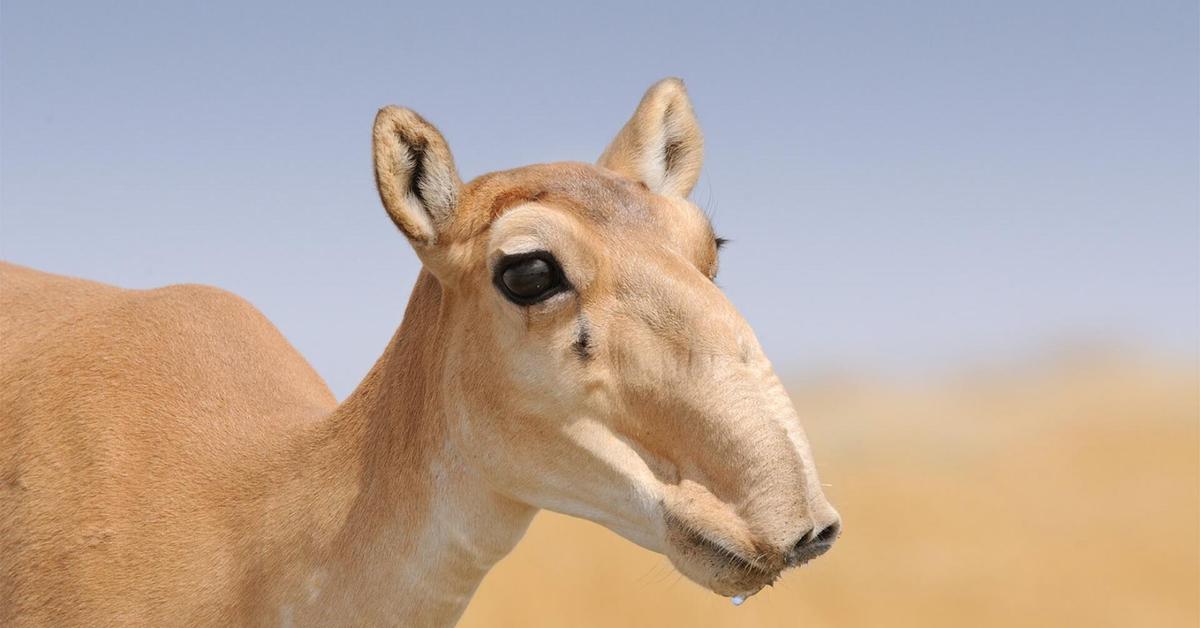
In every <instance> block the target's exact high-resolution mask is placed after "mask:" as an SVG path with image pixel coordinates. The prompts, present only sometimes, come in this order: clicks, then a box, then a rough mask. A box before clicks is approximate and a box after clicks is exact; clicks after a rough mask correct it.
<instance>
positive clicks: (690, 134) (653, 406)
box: [373, 79, 840, 596]
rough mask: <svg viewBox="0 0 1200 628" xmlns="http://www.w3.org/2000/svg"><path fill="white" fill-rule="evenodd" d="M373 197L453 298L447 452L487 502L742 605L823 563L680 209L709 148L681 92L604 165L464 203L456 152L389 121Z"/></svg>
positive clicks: (765, 379)
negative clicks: (581, 529)
mask: <svg viewBox="0 0 1200 628" xmlns="http://www.w3.org/2000/svg"><path fill="white" fill-rule="evenodd" d="M373 139H374V159H375V171H376V179H377V183H378V186H379V191H380V196H381V198H382V200H383V204H384V206H385V208H386V209H387V211H388V214H389V215H390V217H391V218H392V220H393V221H394V222H395V223H396V225H397V226H399V228H400V229H401V230H402V231H403V232H404V233H405V235H406V236H407V237H408V239H409V240H410V242H411V243H412V245H413V247H414V249H415V250H416V252H417V255H418V256H419V257H420V259H421V261H422V263H423V264H424V267H425V271H426V272H427V273H429V274H431V275H432V276H433V278H434V279H435V280H436V282H437V284H438V285H439V286H440V290H441V299H440V311H439V312H438V314H437V316H438V317H439V318H438V320H439V325H440V326H441V329H442V333H440V334H439V335H438V338H439V340H438V341H439V342H441V343H443V346H442V347H441V350H442V351H444V355H445V358H444V360H443V361H442V365H443V366H442V371H441V372H439V373H430V374H426V375H427V376H428V377H430V378H431V379H432V381H434V382H435V384H434V388H435V389H436V390H438V391H439V392H438V393H437V394H440V395H441V397H442V398H441V400H440V404H441V406H442V408H443V411H444V414H445V416H446V428H445V429H446V432H447V446H448V447H451V448H453V449H454V450H455V451H456V452H457V454H458V456H459V457H460V458H461V460H463V461H465V462H464V464H465V465H467V466H469V467H470V468H471V469H472V470H474V471H475V472H477V475H478V479H479V482H481V483H486V484H487V485H488V486H489V487H490V488H491V489H492V490H494V491H496V492H498V493H500V494H503V495H505V496H507V497H510V498H512V499H514V500H517V501H519V502H523V503H526V504H529V505H531V506H534V507H538V508H547V509H550V510H554V511H558V512H562V513H566V514H570V515H574V516H578V517H583V518H586V519H590V520H592V521H595V522H598V523H600V524H602V525H604V526H607V527H608V528H610V529H612V530H613V531H615V532H617V533H618V534H620V535H622V536H624V537H626V538H627V539H629V540H631V541H633V542H635V543H637V544H639V545H641V546H643V547H646V548H649V549H651V550H654V551H657V552H661V553H663V554H666V555H667V556H668V557H669V558H670V560H671V561H672V563H673V564H674V565H675V566H676V567H677V568H678V569H679V570H680V571H681V572H682V573H684V574H685V575H687V576H688V577H689V578H691V579H692V580H694V581H696V582H697V583H700V584H701V585H703V586H706V587H708V588H709V589H711V590H713V591H715V592H717V593H719V594H722V595H728V596H744V595H748V594H752V593H754V592H756V591H757V590H758V589H760V588H761V587H763V586H764V585H767V584H770V583H771V582H773V581H774V580H775V579H776V578H777V577H778V575H779V574H780V572H781V571H783V570H784V569H786V568H788V567H791V566H795V565H798V564H801V563H803V562H805V561H807V560H809V559H812V558H814V557H816V556H818V555H819V554H822V553H823V552H825V551H826V550H827V549H828V548H829V547H830V546H831V545H832V543H833V541H834V539H835V538H836V537H837V535H838V530H839V525H840V524H839V519H838V515H837V512H836V511H835V510H834V509H833V507H832V506H830V504H829V502H828V501H826V499H825V497H824V495H823V494H822V491H821V485H820V483H819V482H818V480H817V472H816V469H815V467H814V465H813V461H812V456H811V455H810V453H809V447H808V443H807V441H806V439H805V435H804V431H803V429H802V428H801V426H800V422H799V420H798V419H797V416H796V412H795V410H794V409H793V407H792V404H791V402H790V400H789V399H788V396H787V394H786V393H785V391H784V388H783V386H782V385H781V384H780V382H779V379H778V378H777V377H776V375H775V373H774V371H773V370H772V368H771V365H770V363H769V362H768V361H767V358H766V357H765V356H764V354H763V350H762V347H760V346H759V343H758V341H757V340H756V338H755V336H754V332H753V331H752V330H751V329H750V327H749V325H748V324H747V323H746V321H745V320H744V319H743V318H742V317H741V316H740V315H739V314H738V311H737V310H736V309H735V308H734V306H733V304H731V303H730V302H729V300H728V299H727V298H726V296H725V294H724V293H723V292H722V291H721V289H720V288H719V287H718V286H717V285H716V284H715V283H714V281H713V280H714V278H715V277H716V274H717V263H718V249H719V248H720V243H721V241H720V239H719V238H717V237H716V236H715V235H714V233H713V229H712V226H711V225H710V223H709V221H708V219H707V217H706V216H705V215H704V213H703V212H702V211H701V210H700V209H699V208H697V207H696V206H695V205H694V204H692V203H691V202H690V201H689V200H688V195H689V193H690V192H691V190H692V187H693V186H694V185H695V183H696V180H697V178H698V177H699V175H700V167H701V162H702V159H703V146H702V144H703V141H702V138H701V133H700V128H699V126H698V123H697V121H696V118H695V115H694V113H693V111H692V106H691V103H690V101H689V99H688V96H687V93H686V92H685V90H684V86H683V84H682V82H680V81H678V80H675V79H668V80H664V81H661V82H659V83H657V84H655V85H654V86H653V87H651V88H650V90H649V91H648V92H647V93H646V95H645V97H644V98H643V99H642V101H641V103H640V104H639V105H638V108H637V110H636V111H635V113H634V114H633V117H632V118H631V119H630V120H629V122H628V123H627V124H626V125H625V126H624V128H622V129H621V130H620V132H619V133H618V134H617V136H616V138H615V139H613V141H612V143H611V145H610V146H609V147H608V149H607V150H605V151H604V153H603V154H602V155H601V157H600V159H599V161H598V162H597V164H596V165H591V164H584V163H555V164H542V165H533V166H526V167H523V168H517V169H514V170H508V171H504V172H496V173H492V174H487V175H483V176H481V177H479V178H477V179H475V180H474V181H471V182H469V183H466V184H463V183H461V181H460V179H459V177H458V174H457V172H456V169H455V166H454V162H453V159H452V157H451V153H450V150H449V148H448V146H447V144H446V142H445V140H444V139H443V137H442V135H441V134H440V133H439V132H438V131H437V130H436V129H435V128H434V127H433V126H432V125H430V124H429V123H428V122H426V121H425V120H424V119H422V118H421V117H420V116H418V115H417V114H416V113H413V112H412V111H409V110H406V109H401V108H395V107H388V108H385V109H383V110H382V111H380V112H379V115H378V117H377V119H376V123H375V129H374V137H373Z"/></svg>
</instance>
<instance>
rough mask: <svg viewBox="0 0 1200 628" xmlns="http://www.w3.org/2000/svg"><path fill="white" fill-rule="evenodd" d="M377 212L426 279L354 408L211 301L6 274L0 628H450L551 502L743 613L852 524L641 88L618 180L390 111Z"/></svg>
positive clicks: (678, 121) (616, 151) (674, 120)
mask: <svg viewBox="0 0 1200 628" xmlns="http://www.w3.org/2000/svg"><path fill="white" fill-rule="evenodd" d="M373 148H374V163H375V176H376V182H377V184H378V187H379V194H380V197H381V198H382V201H383V205H384V207H385V208H386V210H387V213H388V215H389V216H390V217H391V219H392V221H393V222H395V224H396V226H398V227H399V228H400V230H401V231H402V232H403V233H404V235H405V236H406V237H407V239H408V240H409V243H410V244H411V245H412V247H413V249H414V250H415V251H416V254H417V256H418V257H419V258H420V260H421V262H422V264H423V269H422V271H421V273H420V276H419V277H418V279H417V283H416V287H415V288H414V290H413V293H412V297H411V299H410V301H409V304H408V307H407V310H406V311H405V314H404V320H403V323H402V324H401V325H400V328H399V330H398V331H397V332H396V334H395V336H394V337H393V338H392V340H391V342H390V343H389V344H388V346H387V348H386V349H384V351H383V355H382V357H380V358H379V360H378V362H377V363H376V364H375V366H374V368H372V369H371V371H370V373H369V374H368V375H367V376H366V378H365V379H364V380H363V381H362V383H361V384H360V385H359V386H358V388H357V389H356V390H355V391H354V392H353V394H351V395H350V397H349V398H347V399H346V400H345V401H344V402H342V403H340V404H339V403H337V402H336V401H335V399H334V397H333V396H332V394H331V393H330V392H329V389H328V388H327V387H326V385H325V384H324V382H322V380H321V379H320V378H319V377H318V376H317V374H316V373H315V372H314V371H313V369H312V368H311V367H310V366H309V365H308V364H307V363H306V362H305V360H304V359H303V358H302V357H301V356H300V355H299V354H298V353H297V352H296V351H295V349H293V348H292V347H291V345H289V344H288V342H287V341H286V340H285V339H284V338H283V336H282V335H280V333H279V332H278V331H277V330H276V329H275V327H273V326H272V325H271V324H270V323H269V322H268V321H267V320H266V319H265V318H264V317H263V316H262V315H261V314H260V313H259V312H258V311H257V310H255V309H254V308H253V307H252V306H251V305H249V304H248V303H246V302H245V301H243V300H241V299H240V298H238V297H236V296H234V295H232V294H229V293H227V292H223V291H221V290H218V289H215V288H209V287H204V286H196V285H177V286H169V287H166V288H160V289H156V290H123V289H119V288H115V287H111V286H107V285H102V284H98V283H93V282H90V281H84V280H80V279H71V278H66V277H60V276H55V275H49V274H45V273H41V272H37V271H34V270H30V269H27V268H23V267H18V266H12V265H5V266H4V267H3V270H2V272H0V277H2V283H0V334H2V335H0V491H2V492H0V543H2V545H0V625H5V626H13V625H17V626H22V625H53V626H63V625H89V626H91V625H134V624H136V625H150V626H166V625H187V626H200V625H205V626H229V625H292V624H296V625H305V624H317V625H360V626H361V625H380V624H399V625H407V626H418V625H448V624H453V623H454V622H455V621H456V620H457V618H458V617H459V616H460V614H461V613H462V612H463V609H464V608H465V606H466V604H467V602H468V600H469V599H470V597H471V595H472V593H473V592H474V590H475V588H476V587H477V586H478V584H479V582H480V580H481V579H482V578H483V577H484V574H486V573H487V571H488V569H489V568H490V567H491V566H492V565H493V564H494V563H495V562H496V561H497V560H499V559H500V558H501V557H503V556H504V555H505V554H506V553H507V552H509V551H510V550H511V549H512V548H513V546H514V545H515V544H516V543H517V541H518V540H519V539H520V537H521V535H522V534H523V532H524V531H525V529H526V526H527V525H528V524H529V522H530V519H531V518H532V517H533V515H534V513H535V512H536V511H537V510H538V509H539V508H547V509H551V510H555V511H558V512H562V513H567V514H570V515H574V516H578V517H584V518H587V519H590V520H592V521H596V522H599V523H601V524H603V525H605V526H607V527H608V528H610V529H612V530H613V531H615V532H617V533H618V534H620V535H622V536H624V537H625V538H627V539H629V540H631V541H633V542H634V543H637V544H639V545H641V546H643V547H646V548H649V549H651V550H654V551H657V552H661V553H663V554H666V555H667V556H668V557H669V558H670V560H671V562H672V563H673V564H674V565H675V566H676V567H677V568H678V569H679V571H681V572H682V573H683V574H685V575H686V576H687V577H689V578H690V579H692V580H694V581H696V582H698V583H700V584H701V585H703V586H705V587H708V588H709V589H711V590H713V591H715V592H716V593H719V594H721V595H725V596H735V599H737V598H741V597H743V596H746V595H750V594H753V593H754V592H756V591H757V590H759V589H760V588H761V587H763V586H764V585H767V584H769V583H771V582H773V581H774V580H775V579H776V577H777V576H778V575H779V574H780V572H781V571H782V570H784V569H785V568H787V567H790V566H794V565H797V564H800V563H802V562H804V561H806V560H809V559H811V558H813V557H815V556H817V555H818V554H821V553H822V552H824V551H825V550H826V549H828V547H829V546H830V544H831V543H832V542H833V540H834V538H835V537H836V536H837V534H838V528H839V520H838V515H837V513H836V512H835V511H834V509H833V508H832V507H831V506H830V505H829V503H828V502H827V501H826V499H825V497H824V495H823V494H822V491H821V485H820V483H819V482H818V480H817V473H816V471H815V469H814V466H813V462H812V459H811V456H810V453H809V448H808V444H807V442H806V440H805V436H804V432H803V431H802V430H801V427H800V423H799V421H798V420H797V417H796V413H795V411H794V410H793V408H792V405H791V403H790V401H789V399H788V396H787V395H786V394H785V392H784V389H783V386H781V385H780V382H779V380H778V379H777V378H776V376H775V374H774V372H773V371H772V368H771V366H770V364H769V363H768V361H767V359H766V357H764V355H763V351H762V349H761V347H760V346H759V344H758V342H757V340H756V339H755V337H754V334H753V333H752V331H751V330H750V328H749V326H748V325H747V324H746V322H745V320H743V319H742V317H741V316H740V315H739V314H738V312H737V311H736V310H735V309H734V307H733V306H732V305H731V304H730V302H729V301H728V300H727V299H726V297H725V295H724V294H723V293H722V292H721V290H720V289H718V287H717V286H716V285H715V284H714V283H713V278H714V276H715V275H716V272H717V253H718V240H717V238H716V237H715V236H714V234H713V230H712V227H711V225H710V224H709V221H708V219H707V218H706V217H705V215H704V214H703V213H702V212H701V211H700V210H699V209H698V208H697V207H696V206H695V205H693V204H692V203H691V202H689V201H688V200H687V197H688V194H689V193H690V191H691V189H692V186H693V185H694V184H695V183H696V180H697V178H698V177H699V173H700V165H701V160H702V150H703V148H702V139H701V134H700V129H699V126H698V124H697V121H696V119H695V116H694V114H693V112H692V106H691V103H690V101H689V99H688V97H687V94H686V92H685V91H684V87H683V84H682V83H681V82H680V81H678V80H674V79H668V80H664V81H661V82H659V83H657V84H656V85H654V86H653V87H651V88H650V90H649V91H648V92H647V93H646V95H645V97H644V98H643V99H642V101H641V104H640V105H639V106H638V108H637V110H636V112H635V113H634V115H633V117H632V118H631V119H630V120H629V122H628V123H627V124H626V125H625V126H624V128H622V129H621V131H620V132H619V133H618V134H617V136H616V138H615V139H614V140H613V142H612V144H611V145H610V146H609V147H608V149H607V150H605V151H604V153H603V154H602V155H601V157H600V159H599V162H598V163H597V165H590V164H583V163H556V164H542V165H533V166H526V167H523V168H517V169H515V170H508V171H504V172H496V173H492V174H487V175H484V176H481V177H479V178H477V179H475V180H474V181H471V182H469V183H466V184H463V183H462V182H461V181H460V180H459V176H458V173H457V171H456V170H455V166H454V162H453V159H452V158H451V154H450V149H449V147H448V146H447V145H446V142H445V140H444V139H443V138H442V136H441V134H440V133H439V132H438V131H437V130H436V129H435V128H434V127H433V126H432V125H430V124H429V123H428V122H426V121H425V120H424V119H422V118H421V117H420V116H418V115H417V114H416V113H413V112H412V111H409V110H407V109H400V108H395V107H387V108H385V109H383V110H381V111H380V112H379V115H378V117H377V118H376V120H375V127H374V133H373Z"/></svg>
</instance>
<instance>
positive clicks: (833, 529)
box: [813, 521, 842, 545]
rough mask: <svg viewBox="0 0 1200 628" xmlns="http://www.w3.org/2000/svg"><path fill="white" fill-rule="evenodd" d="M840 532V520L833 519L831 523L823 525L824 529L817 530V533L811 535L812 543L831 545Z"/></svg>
mask: <svg viewBox="0 0 1200 628" xmlns="http://www.w3.org/2000/svg"><path fill="white" fill-rule="evenodd" d="M841 532H842V523H841V522H840V521H834V522H833V523H831V524H829V525H827V526H825V529H823V530H821V531H820V532H817V535H816V536H815V537H813V544H815V545H832V544H833V542H834V541H836V540H837V538H838V535H839V534H841Z"/></svg>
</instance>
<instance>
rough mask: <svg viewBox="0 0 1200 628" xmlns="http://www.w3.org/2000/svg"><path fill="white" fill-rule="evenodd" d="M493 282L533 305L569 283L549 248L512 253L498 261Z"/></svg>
mask: <svg viewBox="0 0 1200 628" xmlns="http://www.w3.org/2000/svg"><path fill="white" fill-rule="evenodd" d="M493 283H495V284H496V287H497V288H499V289H500V292H501V294H503V295H504V296H505V297H508V300H509V301H512V302H513V303H516V304H517V305H533V304H534V303H539V302H541V301H545V300H546V299H549V298H550V297H552V296H554V295H555V294H558V293H559V292H561V291H562V290H563V288H565V287H566V281H565V280H564V279H563V274H562V269H561V268H559V267H558V262H556V261H555V260H554V256H553V255H550V254H549V253H547V252H546V251H534V252H532V253H520V254H518V255H509V256H507V257H505V258H504V259H502V260H500V263H499V264H497V265H496V274H495V276H494V277H493Z"/></svg>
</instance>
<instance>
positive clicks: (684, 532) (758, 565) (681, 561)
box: [667, 516, 786, 603]
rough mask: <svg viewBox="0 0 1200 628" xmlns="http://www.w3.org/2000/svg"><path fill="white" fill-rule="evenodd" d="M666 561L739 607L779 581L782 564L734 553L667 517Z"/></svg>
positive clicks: (724, 544)
mask: <svg viewBox="0 0 1200 628" xmlns="http://www.w3.org/2000/svg"><path fill="white" fill-rule="evenodd" d="M667 534H668V540H669V542H670V548H671V549H670V551H669V552H668V557H669V558H670V559H671V562H672V563H673V564H674V565H675V567H676V568H677V569H679V571H680V572H681V573H683V574H684V575H685V576H687V577H688V578H689V579H691V580H693V581H694V582H696V583H697V584H700V585H702V586H704V587H707V588H708V589H711V590H712V591H713V592H714V593H717V594H718V595H723V596H727V597H732V598H734V602H735V603H741V601H742V600H744V599H745V598H747V597H750V596H751V595H754V594H755V593H757V592H758V591H759V590H761V589H762V588H763V587H765V586H769V585H771V584H772V583H774V582H775V580H776V578H778V577H779V574H780V572H781V571H782V570H783V569H784V568H785V567H786V565H785V564H783V563H782V562H781V561H771V560H769V559H768V558H767V557H765V556H761V555H757V554H752V553H750V552H747V551H744V550H741V549H736V548H735V547H733V544H732V543H728V542H724V541H722V540H721V539H719V538H718V537H716V536H714V535H711V534H708V533H706V532H704V531H701V530H698V529H696V527H694V526H690V525H687V524H685V523H684V522H682V521H681V520H679V519H678V518H675V517H671V516H668V517H667Z"/></svg>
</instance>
